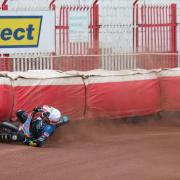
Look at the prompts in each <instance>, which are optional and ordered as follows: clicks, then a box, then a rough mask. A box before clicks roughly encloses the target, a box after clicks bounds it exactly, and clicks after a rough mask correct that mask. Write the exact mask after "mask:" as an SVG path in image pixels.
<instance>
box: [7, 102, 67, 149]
mask: <svg viewBox="0 0 180 180" xmlns="http://www.w3.org/2000/svg"><path fill="white" fill-rule="evenodd" d="M37 115H38V116H37ZM16 116H17V119H18V120H19V121H20V122H21V123H22V124H23V123H24V122H25V121H26V120H27V118H28V113H27V112H26V111H24V110H18V111H17V112H16ZM36 116H37V118H36ZM68 121H69V118H68V117H67V116H61V112H60V111H59V110H58V109H56V108H54V107H51V106H48V105H44V106H42V107H36V108H34V109H33V117H32V121H31V125H30V137H25V136H24V138H22V134H23V131H22V126H20V127H19V131H18V135H17V139H13V137H15V136H12V139H9V138H8V141H12V142H15V141H16V142H19V141H21V142H22V141H23V142H24V144H26V145H29V146H34V147H41V146H42V145H43V144H44V143H45V141H46V140H47V139H48V137H49V136H51V135H52V134H53V133H54V131H55V129H56V128H57V127H59V126H60V125H62V124H64V123H67V122H68ZM19 137H20V138H19Z"/></svg>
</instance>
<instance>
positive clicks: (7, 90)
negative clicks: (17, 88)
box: [0, 77, 14, 121]
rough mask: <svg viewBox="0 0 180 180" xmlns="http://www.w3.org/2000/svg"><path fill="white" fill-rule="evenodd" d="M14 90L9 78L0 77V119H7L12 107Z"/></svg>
mask: <svg viewBox="0 0 180 180" xmlns="http://www.w3.org/2000/svg"><path fill="white" fill-rule="evenodd" d="M13 97H14V91H13V88H12V85H11V81H10V79H9V78H5V77H0V121H4V120H6V119H9V118H10V116H11V112H12V108H13Z"/></svg>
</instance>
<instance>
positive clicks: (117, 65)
mask: <svg viewBox="0 0 180 180" xmlns="http://www.w3.org/2000/svg"><path fill="white" fill-rule="evenodd" d="M179 57H180V56H179V54H177V53H120V54H119V53H118V54H116V53H112V54H104V55H63V56H51V55H46V56H43V55H31V56H28V55H27V56H14V57H0V71H27V70H44V69H52V70H61V71H69V70H78V71H89V70H93V69H104V70H110V71H120V70H133V69H159V68H175V67H179V65H180V63H179Z"/></svg>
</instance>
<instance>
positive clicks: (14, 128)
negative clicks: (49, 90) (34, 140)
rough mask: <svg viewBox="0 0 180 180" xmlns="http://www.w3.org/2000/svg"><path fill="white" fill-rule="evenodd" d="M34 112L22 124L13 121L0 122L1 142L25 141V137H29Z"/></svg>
mask: <svg viewBox="0 0 180 180" xmlns="http://www.w3.org/2000/svg"><path fill="white" fill-rule="evenodd" d="M33 114H34V112H33V113H31V114H30V115H29V116H28V118H27V120H26V121H25V122H24V123H23V124H22V125H21V124H18V123H17V122H13V121H4V122H2V123H1V124H0V142H6V143H8V142H9V143H12V142H23V141H24V140H25V138H29V137H30V124H31V121H32V117H33Z"/></svg>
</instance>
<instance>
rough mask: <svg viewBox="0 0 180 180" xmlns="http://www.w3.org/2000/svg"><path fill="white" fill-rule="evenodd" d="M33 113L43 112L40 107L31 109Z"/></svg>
mask: <svg viewBox="0 0 180 180" xmlns="http://www.w3.org/2000/svg"><path fill="white" fill-rule="evenodd" d="M33 111H34V112H43V110H42V108H41V107H38V106H37V107H35V108H34V109H33Z"/></svg>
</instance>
